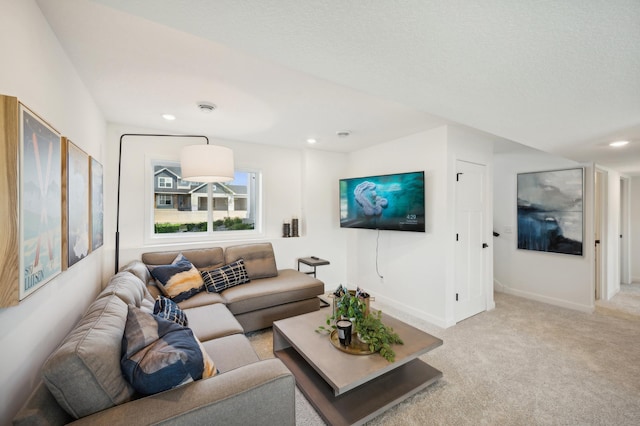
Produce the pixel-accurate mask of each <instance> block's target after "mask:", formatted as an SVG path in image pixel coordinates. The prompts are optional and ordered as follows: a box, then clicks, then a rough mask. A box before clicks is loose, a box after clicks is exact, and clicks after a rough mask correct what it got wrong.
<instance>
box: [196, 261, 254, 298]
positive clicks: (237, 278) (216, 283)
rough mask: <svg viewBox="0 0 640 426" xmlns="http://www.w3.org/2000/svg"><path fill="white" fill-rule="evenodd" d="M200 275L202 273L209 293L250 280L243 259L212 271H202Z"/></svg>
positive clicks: (218, 291)
mask: <svg viewBox="0 0 640 426" xmlns="http://www.w3.org/2000/svg"><path fill="white" fill-rule="evenodd" d="M200 275H202V279H203V280H204V287H205V289H206V290H207V291H208V292H209V293H220V292H221V291H222V290H224V289H227V288H229V287H233V286H235V285H239V284H244V283H248V282H249V276H248V275H247V270H246V269H245V267H244V261H243V260H242V259H238V260H236V261H235V262H231V263H229V264H228V265H224V266H222V267H220V268H216V269H213V270H211V271H200Z"/></svg>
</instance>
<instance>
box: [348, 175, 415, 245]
mask: <svg viewBox="0 0 640 426" xmlns="http://www.w3.org/2000/svg"><path fill="white" fill-rule="evenodd" d="M340 227H341V228H366V229H384V230H392V231H415V232H424V231H425V229H424V172H411V173H397V174H391V175H382V176H367V177H359V178H350V179H340Z"/></svg>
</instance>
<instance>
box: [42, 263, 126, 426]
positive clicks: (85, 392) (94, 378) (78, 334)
mask: <svg viewBox="0 0 640 426" xmlns="http://www.w3.org/2000/svg"><path fill="white" fill-rule="evenodd" d="M127 274H128V273H127ZM129 275H130V274H129ZM126 320H127V304H126V303H124V302H123V301H122V300H121V299H120V298H119V297H118V296H117V295H115V294H111V295H104V296H103V297H101V298H99V299H97V300H95V301H94V302H93V303H92V304H91V305H90V306H89V308H88V309H87V312H86V313H85V314H84V316H83V317H82V319H81V320H80V322H79V323H78V324H77V325H76V326H75V328H74V329H73V330H72V331H71V332H70V333H69V335H67V337H66V338H65V339H64V340H63V341H62V343H61V344H60V346H59V347H58V349H56V350H55V351H54V352H53V353H52V354H51V356H49V358H48V359H47V361H46V362H45V364H44V367H43V369H42V378H43V381H44V383H45V384H46V385H47V388H48V389H49V391H50V392H51V393H52V394H53V396H54V397H55V398H56V400H57V401H58V403H59V404H60V406H61V407H62V408H64V410H65V411H67V412H68V413H69V414H70V415H71V416H73V417H75V418H80V417H84V416H88V415H89V414H93V413H95V412H97V411H101V410H104V409H106V408H109V407H113V406H114V405H117V404H121V403H123V402H126V401H128V400H129V399H130V398H131V397H132V395H133V394H134V389H133V387H132V386H131V385H130V384H129V383H128V382H127V381H126V380H125V379H124V377H123V376H122V372H121V370H120V346H121V343H122V331H123V330H124V326H125V323H126Z"/></svg>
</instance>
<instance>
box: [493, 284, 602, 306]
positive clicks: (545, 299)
mask: <svg viewBox="0 0 640 426" xmlns="http://www.w3.org/2000/svg"><path fill="white" fill-rule="evenodd" d="M501 287H502V289H501V290H498V289H497V288H496V291H498V292H499V293H505V294H511V295H513V296H518V297H524V298H525V299H531V300H535V301H536V302H542V303H548V304H549V305H554V306H560V307H561V308H567V309H573V310H574V311H580V312H586V313H593V312H594V310H595V307H593V306H587V305H581V304H579V303H573V302H568V301H566V300H562V299H556V298H553V297H547V296H542V295H540V294H535V293H529V292H527V291H522V290H515V289H512V288H508V287H506V286H501Z"/></svg>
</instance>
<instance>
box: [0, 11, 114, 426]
mask: <svg viewBox="0 0 640 426" xmlns="http://www.w3.org/2000/svg"><path fill="white" fill-rule="evenodd" d="M0 10H2V12H1V13H0V52H2V66H0V93H1V94H4V95H10V96H15V97H17V98H18V99H19V100H21V101H22V102H23V103H24V104H25V105H27V106H28V107H30V108H31V109H33V110H34V111H35V112H36V113H37V114H39V115H40V116H42V117H43V118H44V119H45V120H47V121H48V122H49V123H50V124H51V125H52V126H53V127H54V128H56V129H57V130H58V131H60V132H61V133H62V134H63V135H64V136H67V137H69V138H70V139H71V140H72V141H73V142H74V143H75V144H76V145H77V146H79V147H80V148H82V149H83V150H84V151H85V152H87V153H88V154H89V155H91V156H93V157H95V158H96V159H97V160H98V161H100V162H102V163H103V164H104V161H103V160H104V158H105V157H104V152H103V146H104V140H105V124H104V119H103V117H102V115H101V114H100V112H99V111H98V109H97V107H96V105H95V103H94V102H93V100H92V98H91V96H90V95H89V93H88V92H87V90H86V89H85V87H84V85H83V83H82V81H81V80H80V78H79V77H78V75H77V74H76V72H75V70H74V68H73V66H72V65H71V63H70V61H69V60H68V58H67V57H66V54H65V52H64V51H63V50H62V48H61V47H60V45H59V44H58V41H57V39H56V37H55V35H54V34H53V33H52V31H51V29H50V28H49V26H48V24H47V22H46V21H45V19H44V17H43V16H42V14H41V12H40V9H39V8H38V6H37V5H36V4H35V2H34V1H32V0H22V1H14V0H0ZM3 208H7V206H4V207H3ZM11 208H14V206H11ZM101 252H102V249H98V250H97V251H96V252H94V253H92V254H90V255H89V256H88V257H87V258H85V259H83V260H82V261H80V262H79V263H77V264H76V265H74V266H72V267H71V268H70V269H69V270H68V271H65V272H63V273H62V274H61V275H59V276H58V277H56V278H54V279H53V280H52V281H50V282H49V283H47V284H46V285H44V286H43V287H42V288H41V289H39V290H38V291H36V292H35V293H34V294H32V295H31V296H29V297H28V298H27V299H25V300H23V301H22V302H21V303H20V304H19V305H18V306H15V307H10V308H4V309H0V330H2V331H1V332H0V347H1V348H2V350H3V355H2V362H1V363H0V384H1V386H0V424H8V423H9V422H10V419H11V417H12V416H13V415H14V414H15V413H16V412H17V411H18V410H19V409H20V407H21V406H22V404H23V403H24V401H25V400H26V398H27V397H28V396H29V394H30V393H31V391H32V389H33V388H34V387H35V385H36V384H37V383H38V382H39V381H40V368H41V366H42V364H43V362H44V361H45V359H46V357H47V356H48V355H49V353H51V352H52V351H53V349H54V348H55V347H56V346H57V345H58V344H59V343H60V341H61V340H62V338H63V337H64V336H65V335H66V334H67V332H68V331H69V330H70V329H71V327H72V326H73V325H74V324H75V323H76V322H77V321H78V319H79V318H80V316H81V314H82V313H83V311H84V310H85V308H86V307H87V305H88V303H89V301H90V300H91V299H92V298H93V297H95V295H96V294H97V292H98V291H99V289H100V288H101V282H100V275H101V268H102V262H101V256H102V255H101ZM86 271H92V273H90V274H87V273H86Z"/></svg>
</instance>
